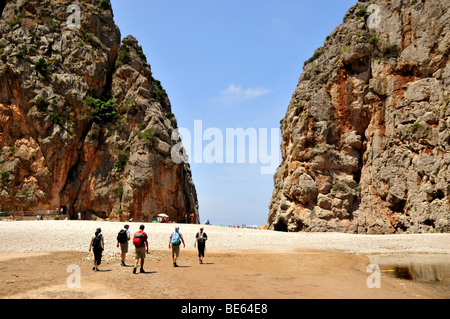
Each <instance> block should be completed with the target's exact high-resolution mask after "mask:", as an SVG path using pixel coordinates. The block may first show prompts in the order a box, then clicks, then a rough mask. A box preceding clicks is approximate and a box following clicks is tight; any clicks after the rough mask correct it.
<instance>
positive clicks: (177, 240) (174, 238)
mask: <svg viewBox="0 0 450 319" xmlns="http://www.w3.org/2000/svg"><path fill="white" fill-rule="evenodd" d="M181 243H183V248H184V247H186V245H185V244H184V239H183V235H182V234H181V233H180V227H175V231H174V232H173V233H172V234H171V235H170V239H169V249H170V247H171V246H172V261H173V266H174V267H178V265H177V258H178V256H179V255H180V244H181Z"/></svg>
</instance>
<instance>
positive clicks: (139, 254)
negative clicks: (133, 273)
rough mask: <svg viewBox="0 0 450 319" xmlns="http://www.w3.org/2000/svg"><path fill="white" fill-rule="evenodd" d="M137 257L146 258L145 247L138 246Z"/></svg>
mask: <svg viewBox="0 0 450 319" xmlns="http://www.w3.org/2000/svg"><path fill="white" fill-rule="evenodd" d="M135 258H136V259H144V258H145V247H136V251H135Z"/></svg>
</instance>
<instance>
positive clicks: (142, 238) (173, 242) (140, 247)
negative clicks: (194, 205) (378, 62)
mask: <svg viewBox="0 0 450 319" xmlns="http://www.w3.org/2000/svg"><path fill="white" fill-rule="evenodd" d="M144 229H145V226H144V225H140V226H139V231H137V232H136V233H135V234H134V235H133V245H134V247H135V259H134V268H133V274H135V273H136V272H137V267H138V264H139V261H140V272H141V273H145V271H144V261H145V255H146V254H148V253H149V252H148V236H147V234H146V233H145V232H144ZM101 232H102V230H101V229H100V228H97V229H96V231H95V233H94V235H92V237H91V242H90V244H89V252H91V249H92V251H93V253H94V267H92V269H93V270H96V271H98V266H99V265H100V264H101V262H102V254H103V250H104V248H105V242H104V238H103V235H102V233H101ZM207 239H208V236H207V235H206V233H205V232H204V231H203V226H201V227H200V231H199V232H198V233H197V234H196V235H195V242H194V247H196V248H197V249H198V258H199V262H200V264H202V263H203V258H204V257H205V246H206V240H207ZM130 240H131V234H130V225H129V224H125V225H124V226H123V228H122V229H121V230H120V231H119V233H118V235H117V248H119V247H120V251H121V265H122V266H126V264H125V258H126V255H127V253H128V248H129V247H128V246H129V245H128V242H129V241H130ZM181 244H183V247H186V245H185V242H184V238H183V235H182V234H181V233H180V228H179V227H175V231H174V232H172V233H171V234H170V238H169V249H172V261H173V266H174V267H178V265H177V258H178V256H179V255H180V245H181Z"/></svg>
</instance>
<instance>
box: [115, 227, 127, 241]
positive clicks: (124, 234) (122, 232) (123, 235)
mask: <svg viewBox="0 0 450 319" xmlns="http://www.w3.org/2000/svg"><path fill="white" fill-rule="evenodd" d="M117 241H118V242H119V243H121V244H123V243H126V242H127V241H128V236H127V231H126V229H121V230H120V232H119V234H118V235H117Z"/></svg>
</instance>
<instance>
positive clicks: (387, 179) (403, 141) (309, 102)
mask: <svg viewBox="0 0 450 319" xmlns="http://www.w3.org/2000/svg"><path fill="white" fill-rule="evenodd" d="M449 7H450V1H440V0H426V1H425V0H414V1H411V0H392V1H385V0H376V1H359V2H358V3H356V4H355V5H354V6H352V7H351V8H350V9H349V11H348V12H347V14H346V15H345V17H344V21H343V23H342V24H341V25H340V26H338V27H337V28H336V29H335V30H334V31H333V32H332V33H331V34H330V35H329V36H328V37H327V38H326V40H325V42H324V45H323V47H321V48H319V49H317V51H316V52H315V53H314V55H313V57H312V58H311V59H309V60H308V61H306V62H305V65H304V68H303V73H302V74H301V76H300V79H299V82H298V86H297V88H296V90H295V92H294V94H293V96H292V99H291V102H290V105H289V107H288V110H287V112H286V116H285V117H284V119H283V120H282V121H281V130H282V138H283V140H282V144H281V151H282V159H283V160H282V163H281V165H280V167H279V168H278V170H277V172H276V174H275V176H274V191H273V196H272V200H271V203H270V207H269V209H270V212H269V217H268V221H267V226H268V227H269V228H270V229H275V230H283V231H339V232H352V233H401V232H407V233H418V232H448V231H449V230H450V92H449V85H450V65H449V59H448V56H449V52H450V12H449Z"/></svg>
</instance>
